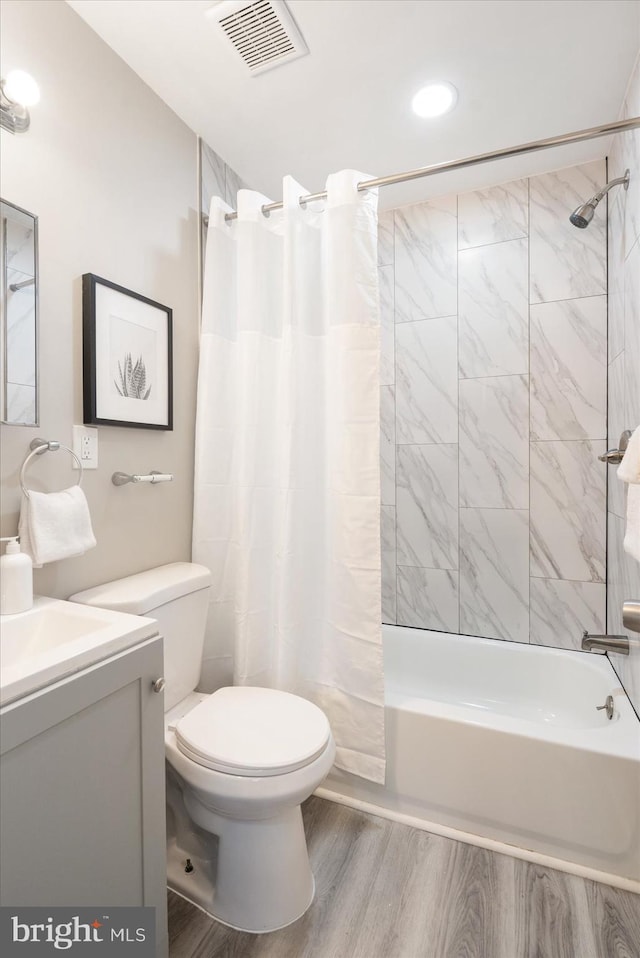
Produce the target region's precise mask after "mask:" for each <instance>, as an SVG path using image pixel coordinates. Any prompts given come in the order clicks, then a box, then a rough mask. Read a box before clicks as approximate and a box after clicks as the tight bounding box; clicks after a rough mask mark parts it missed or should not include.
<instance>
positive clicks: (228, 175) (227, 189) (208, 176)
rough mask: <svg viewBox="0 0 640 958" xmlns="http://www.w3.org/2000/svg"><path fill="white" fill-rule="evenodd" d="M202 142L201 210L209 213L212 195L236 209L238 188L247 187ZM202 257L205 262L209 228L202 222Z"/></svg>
mask: <svg viewBox="0 0 640 958" xmlns="http://www.w3.org/2000/svg"><path fill="white" fill-rule="evenodd" d="M199 144H200V211H201V212H202V213H205V214H206V215H207V216H208V215H209V207H210V206H211V197H212V196H219V197H221V199H223V200H224V201H225V203H228V204H229V206H231V207H232V208H233V209H234V210H235V209H236V196H237V193H238V190H241V189H245V188H246V183H244V182H243V181H242V180H241V179H240V177H239V176H238V174H237V173H236V172H235V170H232V169H231V167H230V166H229V165H228V164H227V163H225V162H224V160H223V159H222V158H221V157H220V156H218V154H217V153H216V152H215V151H214V150H212V149H211V147H210V146H209V145H208V144H207V143H205V142H204V140H199ZM201 239H202V244H201V247H202V258H203V262H204V251H205V248H206V245H207V228H206V226H205V225H204V224H202V236H201Z"/></svg>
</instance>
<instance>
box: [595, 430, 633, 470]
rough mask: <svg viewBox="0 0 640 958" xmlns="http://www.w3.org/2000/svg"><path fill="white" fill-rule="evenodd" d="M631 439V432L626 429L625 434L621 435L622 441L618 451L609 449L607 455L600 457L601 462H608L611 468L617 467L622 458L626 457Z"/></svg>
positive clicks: (619, 443)
mask: <svg viewBox="0 0 640 958" xmlns="http://www.w3.org/2000/svg"><path fill="white" fill-rule="evenodd" d="M630 439H631V430H630V429H625V430H624V432H623V433H621V434H620V440H619V442H618V448H617V449H607V451H606V452H605V453H603V454H602V455H601V456H598V459H599V460H600V462H607V463H609V465H610V466H617V465H619V463H621V462H622V457H623V456H624V454H625V452H626V450H627V446H628V445H629V440H630Z"/></svg>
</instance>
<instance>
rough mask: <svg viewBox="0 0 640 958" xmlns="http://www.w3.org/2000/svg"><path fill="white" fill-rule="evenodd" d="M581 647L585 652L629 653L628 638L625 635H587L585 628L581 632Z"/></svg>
mask: <svg viewBox="0 0 640 958" xmlns="http://www.w3.org/2000/svg"><path fill="white" fill-rule="evenodd" d="M582 648H583V651H585V652H593V651H594V649H597V650H598V651H600V652H618V654H619V655H628V654H629V639H628V637H627V636H626V635H589V633H588V632H587V630H586V629H585V630H584V632H583V633H582Z"/></svg>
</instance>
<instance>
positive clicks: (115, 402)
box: [82, 273, 173, 430]
mask: <svg viewBox="0 0 640 958" xmlns="http://www.w3.org/2000/svg"><path fill="white" fill-rule="evenodd" d="M172 318H173V317H172V310H171V309H169V307H168V306H162V305H161V304H160V303H156V302H154V301H153V300H152V299H147V297H146V296H141V295H140V294H139V293H134V292H132V291H131V290H130V289H125V288H124V287H123V286H117V285H116V284H115V283H110V282H109V280H107V279H100V277H99V276H94V275H93V273H85V274H84V276H83V277H82V331H83V401H84V421H85V423H88V424H92V425H96V426H132V427H134V428H137V429H167V430H169V429H173V354H172V340H171V335H172Z"/></svg>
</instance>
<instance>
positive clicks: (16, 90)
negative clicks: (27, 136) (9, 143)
mask: <svg viewBox="0 0 640 958" xmlns="http://www.w3.org/2000/svg"><path fill="white" fill-rule="evenodd" d="M39 99H40V88H39V87H38V84H37V83H36V81H35V80H34V79H33V77H32V76H31V75H30V74H29V73H25V71H24V70H11V72H10V73H8V74H7V77H6V79H5V80H0V126H1V127H2V129H3V130H8V131H9V133H25V132H26V131H27V130H28V129H29V123H30V120H31V118H30V116H29V110H28V107H30V106H35V104H36V103H37V102H38V100H39Z"/></svg>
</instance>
